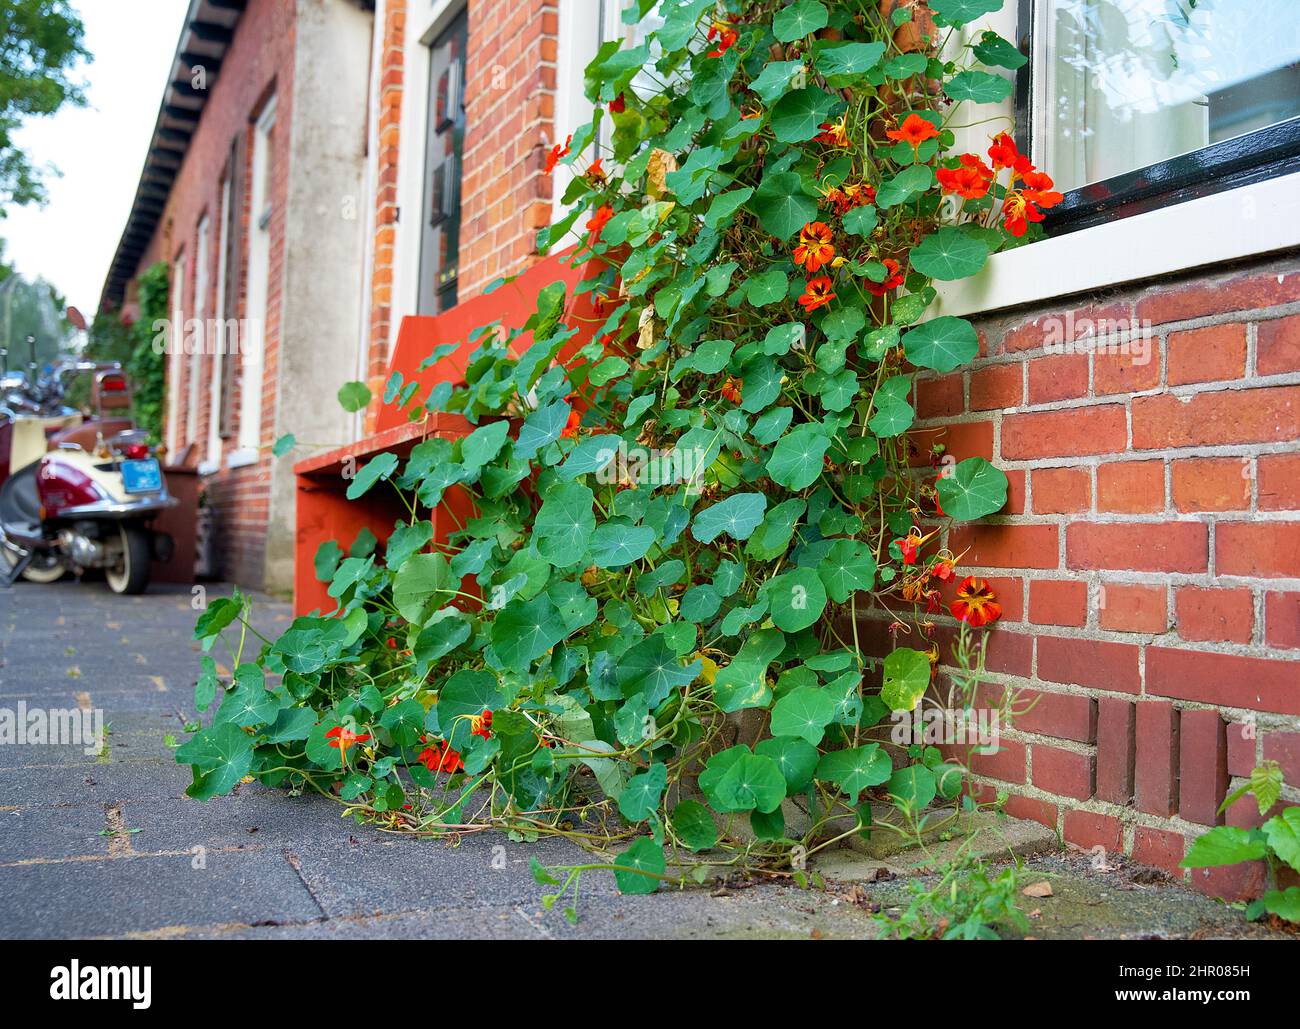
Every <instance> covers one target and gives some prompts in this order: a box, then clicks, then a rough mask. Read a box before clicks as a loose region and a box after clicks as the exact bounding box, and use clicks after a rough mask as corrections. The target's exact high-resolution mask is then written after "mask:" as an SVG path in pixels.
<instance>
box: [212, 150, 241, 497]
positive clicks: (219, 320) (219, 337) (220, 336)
mask: <svg viewBox="0 0 1300 1029" xmlns="http://www.w3.org/2000/svg"><path fill="white" fill-rule="evenodd" d="M230 172H231V168H230V166H229V165H227V166H226V173H225V174H224V175H223V176H222V177H221V212H220V214H219V216H218V217H219V219H220V220H219V221H218V223H217V303H216V306H215V307H214V308H213V312H214V314H215V315H216V327H215V331H214V332H213V333H211V337H212V343H213V345H212V366H211V368H212V370H211V377H210V379H209V383H208V442H207V461H206V462H205V464H206V468H205V469H204V470H206V471H210V472H214V471H216V470H217V469H218V468H220V467H221V425H222V420H223V408H224V402H225V382H224V381H223V374H222V373H223V372H224V371H225V355H226V346H227V345H228V344H227V340H228V339H229V338H230V336H229V334H228V333H227V331H226V322H225V319H226V306H227V294H228V292H229V281H228V280H229V277H230V261H229V256H230V255H229V253H228V252H227V251H228V247H229V241H230V237H229V233H230V215H231V203H230V197H231V192H232V190H231V176H230ZM235 338H238V336H237V335H236V337H235Z"/></svg>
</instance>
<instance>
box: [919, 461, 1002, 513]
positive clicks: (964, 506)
mask: <svg viewBox="0 0 1300 1029" xmlns="http://www.w3.org/2000/svg"><path fill="white" fill-rule="evenodd" d="M936 488H937V489H938V491H939V506H940V507H942V508H943V513H944V514H946V515H948V516H949V517H950V518H955V519H957V521H959V522H969V521H973V520H974V519H976V518H983V517H984V516H985V515H991V514H993V513H994V512H996V511H1001V510H1002V508H1003V507H1004V506H1005V505H1006V502H1007V477H1006V475H1005V474H1004V473H1003V472H1002V471H1001V469H999V468H995V467H994V466H993V465H992V464H990V463H989V462H988V461H986V460H985V459H984V458H982V457H968V458H966V460H964V461H960V462H958V464H957V467H956V468H954V469H953V470H952V473H951V474H949V475H945V476H943V477H942V478H940V479H939V482H938V484H937V487H936Z"/></svg>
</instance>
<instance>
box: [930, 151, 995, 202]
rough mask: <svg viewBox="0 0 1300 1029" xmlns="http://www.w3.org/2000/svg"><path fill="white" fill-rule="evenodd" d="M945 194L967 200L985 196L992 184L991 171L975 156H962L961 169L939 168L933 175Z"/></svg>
mask: <svg viewBox="0 0 1300 1029" xmlns="http://www.w3.org/2000/svg"><path fill="white" fill-rule="evenodd" d="M934 177H935V178H936V179H938V180H939V185H940V186H942V187H943V189H944V192H946V193H956V194H957V195H958V196H960V197H964V198H965V199H967V200H977V199H979V198H980V197H982V196H985V195H986V194H987V193H988V191H989V186H991V185H992V184H993V177H994V175H993V169H992V168H990V167H989V166H988V165H987V164H985V163H984V162H983V161H981V160H980V159H979V157H978V156H976V155H975V154H962V155H961V167H959V168H939V169H938V170H937V171H935V173H934Z"/></svg>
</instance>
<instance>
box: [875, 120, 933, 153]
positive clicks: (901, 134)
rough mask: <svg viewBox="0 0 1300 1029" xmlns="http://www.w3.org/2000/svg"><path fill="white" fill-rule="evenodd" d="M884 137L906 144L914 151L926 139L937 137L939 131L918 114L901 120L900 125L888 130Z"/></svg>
mask: <svg viewBox="0 0 1300 1029" xmlns="http://www.w3.org/2000/svg"><path fill="white" fill-rule="evenodd" d="M885 135H886V136H888V137H889V138H890V139H897V140H901V141H902V142H904V143H907V144H908V145H909V146H910V147H911V148H912V150H913V151H915V150H916V149H917V147H919V146H920V145H921V144H922V143H924V142H925V141H926V140H927V139H934V138H935V136H937V135H939V130H938V129H936V128H935V127H934V125H933V124H932V123H931V122H928V121H926V120H925V119H924V118H922V117H921V116H920V115H919V114H909V115H908V116H907V117H906V118H904V119H903V124H902V125H900V126H899V127H898V128H896V129H889V130H888V131H887V132H886V133H885Z"/></svg>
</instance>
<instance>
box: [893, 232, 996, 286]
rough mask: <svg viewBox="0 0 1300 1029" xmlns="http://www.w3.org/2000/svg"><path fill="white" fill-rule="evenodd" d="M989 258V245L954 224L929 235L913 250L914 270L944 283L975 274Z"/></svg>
mask: <svg viewBox="0 0 1300 1029" xmlns="http://www.w3.org/2000/svg"><path fill="white" fill-rule="evenodd" d="M988 259H989V248H988V244H986V243H985V242H984V241H983V240H981V239H977V238H976V237H974V236H970V235H967V234H966V233H965V232H962V230H961V229H958V228H954V227H953V226H951V225H948V226H945V227H944V228H942V229H940V230H939V231H938V232H936V233H934V234H933V235H931V236H926V237H925V239H923V240H921V242H920V243H919V244H918V245H917V246H916V247H914V248H913V249H912V253H911V261H912V267H913V268H914V269H916V270H917V271H918V272H920V273H921V274H922V275H928V276H929V277H930V278H932V279H940V280H942V281H944V282H950V281H952V280H954V279H964V278H966V277H967V276H968V275H974V274H975V273H976V272H977V271H979V270H980V269H981V268H983V267H984V262H985V261H987V260H988Z"/></svg>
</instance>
